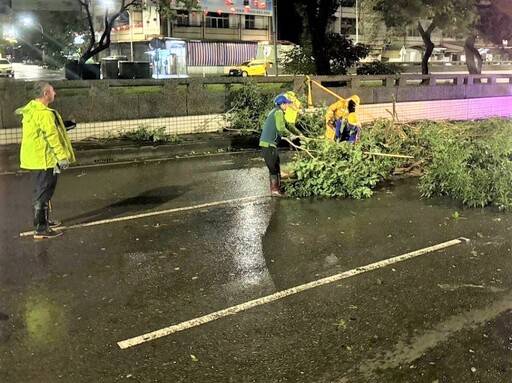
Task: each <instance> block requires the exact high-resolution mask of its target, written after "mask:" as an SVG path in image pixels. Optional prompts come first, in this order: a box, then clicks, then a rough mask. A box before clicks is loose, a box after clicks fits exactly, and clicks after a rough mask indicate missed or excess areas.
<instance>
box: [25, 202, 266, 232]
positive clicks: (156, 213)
mask: <svg viewBox="0 0 512 383" xmlns="http://www.w3.org/2000/svg"><path fill="white" fill-rule="evenodd" d="M269 197H270V196H268V195H260V196H251V197H243V198H235V199H228V200H223V201H215V202H208V203H203V204H200V205H192V206H184V207H177V208H174V209H167V210H159V211H151V212H148V213H141V214H135V215H128V216H125V217H118V218H111V219H102V220H99V221H93V222H85V223H79V224H76V225H70V226H61V227H58V228H55V229H54V230H71V229H79V228H82V227H89V226H98V225H104V224H108V223H114V222H122V221H130V220H133V219H139V218H146V217H153V216H156V215H163V214H171V213H177V212H181V211H189V210H197V209H204V208H209V207H214V206H220V205H228V204H232V203H247V202H253V201H257V200H259V199H264V198H269ZM31 235H34V232H33V231H25V232H22V233H20V237H27V236H31Z"/></svg>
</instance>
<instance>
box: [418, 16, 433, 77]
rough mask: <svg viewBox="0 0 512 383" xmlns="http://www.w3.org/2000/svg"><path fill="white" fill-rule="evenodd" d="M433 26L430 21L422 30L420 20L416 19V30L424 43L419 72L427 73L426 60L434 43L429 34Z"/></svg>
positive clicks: (430, 54)
mask: <svg viewBox="0 0 512 383" xmlns="http://www.w3.org/2000/svg"><path fill="white" fill-rule="evenodd" d="M435 28H436V24H435V23H434V22H433V21H432V23H430V25H429V27H428V28H427V30H424V29H423V26H422V25H421V22H419V21H418V32H420V35H421V38H422V40H423V44H425V54H424V55H423V58H422V59H421V74H428V60H430V57H431V56H432V52H433V51H434V43H433V42H432V39H431V36H432V32H433V31H434V29H435Z"/></svg>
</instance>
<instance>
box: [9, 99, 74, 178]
mask: <svg viewBox="0 0 512 383" xmlns="http://www.w3.org/2000/svg"><path fill="white" fill-rule="evenodd" d="M15 113H16V114H21V115H22V116H23V121H22V122H23V133H22V140H21V151H20V160H21V168H22V169H29V170H44V169H51V168H53V167H55V165H56V164H57V161H60V160H66V159H67V160H68V161H69V162H70V163H73V162H75V161H76V159H75V153H74V152H73V147H72V146H71V141H70V140H69V137H68V134H67V132H66V128H64V122H63V121H62V117H61V116H60V114H59V113H58V112H57V111H56V110H54V109H52V108H50V107H48V106H45V105H44V104H43V103H41V102H39V101H36V100H32V101H30V102H29V103H28V104H27V105H25V106H24V107H21V108H19V109H16V112H15Z"/></svg>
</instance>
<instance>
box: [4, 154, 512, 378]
mask: <svg viewBox="0 0 512 383" xmlns="http://www.w3.org/2000/svg"><path fill="white" fill-rule="evenodd" d="M415 184H416V181H415V180H405V181H395V182H394V183H390V184H387V185H385V186H383V187H382V188H380V189H379V190H378V191H377V193H376V194H375V196H374V197H373V198H372V199H369V200H363V201H353V200H321V199H301V200H298V199H289V200H288V199H271V198H270V197H267V196H266V195H267V193H268V191H267V187H268V185H267V174H266V170H265V169H264V165H263V162H262V161H261V160H260V159H259V158H258V157H257V156H256V155H254V154H235V155H230V154H225V155H217V156H211V157H203V158H195V159H180V160H170V161H159V162H148V163H145V164H142V163H139V164H131V165H117V166H116V165H109V166H103V167H95V168H80V169H73V168H72V169H70V170H69V171H66V172H65V173H64V174H63V176H62V177H61V179H60V181H59V185H58V187H57V193H56V195H55V197H54V201H53V202H54V215H55V216H56V218H62V219H64V221H65V224H66V226H68V227H69V228H68V229H67V230H65V234H64V236H62V237H59V238H56V239H52V240H46V241H34V240H33V239H32V238H31V237H30V236H25V237H20V235H19V234H20V232H21V233H23V232H26V231H27V230H30V227H31V226H30V220H31V219H30V216H31V211H30V202H29V201H30V186H29V183H28V176H27V174H22V175H5V176H0V193H1V196H2V200H3V203H2V205H1V207H0V218H1V220H2V229H1V241H2V247H1V250H2V251H1V255H0V382H2V383H4V382H5V383H29V382H30V383H31V382H38V383H39V382H50V383H53V382H66V383H67V382H70V383H75V382H95V383H103V382H105V383H106V382H109V383H110V382H265V383H266V382H339V383H345V382H356V383H358V382H361V383H362V382H365V383H366V382H379V383H380V382H428V383H432V382H464V383H465V382H486V383H487V382H489V383H491V382H492V383H495V382H498V383H500V382H504V383H505V382H510V381H512V372H511V365H512V364H511V362H512V351H511V350H512V311H511V309H512V289H511V287H512V278H511V275H512V274H511V272H512V252H511V248H512V239H511V238H512V236H511V231H512V229H511V228H512V214H504V213H500V212H496V211H492V210H487V209H484V210H463V209H461V208H460V206H458V205H457V204H455V203H453V202H451V201H449V200H445V199H435V200H428V201H425V200H421V199H420V198H419V195H418V192H417V190H416V188H415ZM253 196H254V197H256V198H254V199H248V197H253ZM223 201H228V202H223ZM455 211H459V213H460V214H461V216H462V218H459V219H453V218H452V214H453V213H454V212H455ZM162 212H163V213H162ZM151 214H153V215H151ZM86 224H91V225H90V226H87V225H86ZM461 236H463V237H467V238H469V239H470V242H469V243H468V244H455V245H453V246H450V247H446V248H444V249H442V250H437V251H431V252H426V253H425V254H422V255H418V256H416V257H415V258H411V259H404V260H397V261H396V263H394V264H386V263H380V264H377V266H375V268H373V269H368V270H366V269H362V268H361V266H365V265H369V264H374V263H376V262H380V261H385V260H387V259H395V258H393V257H396V256H399V255H402V254H406V253H409V252H412V251H414V250H418V249H424V248H428V247H430V246H432V245H436V244H438V243H442V242H445V241H449V240H452V239H455V238H458V237H461ZM342 273H344V274H342ZM340 274H341V275H345V276H346V277H343V278H342V279H338V280H336V281H334V282H331V283H326V284H323V285H321V286H318V287H313V288H310V289H307V290H304V291H300V289H299V290H297V292H296V293H293V292H294V291H295V290H294V289H295V288H298V287H299V288H300V287H301V286H305V284H307V283H309V282H312V281H318V280H322V278H328V277H331V276H336V275H340ZM287 291H291V292H292V293H290V295H289V296H286V297H281V298H279V297H278V296H276V294H279V293H280V292H287ZM265 297H277V298H276V299H275V300H273V301H268V302H267V301H266V300H265ZM249 301H255V302H256V303H257V304H255V305H254V307H251V308H248V309H247V310H243V311H240V312H238V313H236V314H234V315H229V314H232V312H229V311H228V312H226V311H223V310H225V309H228V308H233V307H235V308H237V307H242V306H241V305H245V304H247V302H249ZM209 314H214V315H211V316H208V315H209ZM205 316H206V318H209V319H211V320H210V321H206V322H205V323H204V324H201V323H200V322H201V320H200V319H198V320H196V321H195V322H192V324H195V326H194V327H190V328H188V327H186V326H185V327H183V328H181V327H180V325H183V324H187V323H188V324H190V323H191V322H190V321H191V320H194V319H196V318H201V317H203V318H204V317H205ZM175 325H178V326H175ZM169 326H175V327H174V329H177V331H176V332H174V333H171V334H169V335H165V336H162V337H159V338H158V339H154V340H151V339H147V340H146V341H143V342H142V343H141V344H139V345H134V346H131V347H127V348H125V349H122V348H120V346H119V342H123V341H126V340H129V339H132V338H137V337H141V338H139V339H144V337H145V336H146V338H147V334H148V333H151V332H153V331H158V330H162V329H168V328H169Z"/></svg>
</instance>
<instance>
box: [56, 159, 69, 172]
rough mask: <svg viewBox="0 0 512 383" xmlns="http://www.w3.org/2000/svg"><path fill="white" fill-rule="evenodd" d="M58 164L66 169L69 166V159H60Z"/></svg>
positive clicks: (61, 168) (60, 167)
mask: <svg viewBox="0 0 512 383" xmlns="http://www.w3.org/2000/svg"><path fill="white" fill-rule="evenodd" d="M57 166H58V167H59V169H60V170H66V169H67V168H68V167H69V161H68V160H67V159H63V160H59V161H58V162H57Z"/></svg>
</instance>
